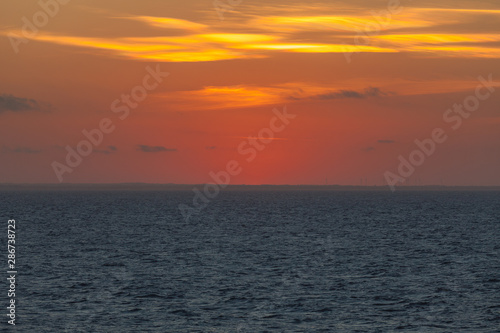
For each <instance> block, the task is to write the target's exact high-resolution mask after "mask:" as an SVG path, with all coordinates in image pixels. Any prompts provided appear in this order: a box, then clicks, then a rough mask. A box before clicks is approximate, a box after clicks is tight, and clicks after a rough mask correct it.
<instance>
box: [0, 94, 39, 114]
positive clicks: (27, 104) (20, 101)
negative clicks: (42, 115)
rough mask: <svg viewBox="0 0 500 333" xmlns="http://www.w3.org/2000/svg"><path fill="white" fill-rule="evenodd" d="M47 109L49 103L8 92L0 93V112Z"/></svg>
mask: <svg viewBox="0 0 500 333" xmlns="http://www.w3.org/2000/svg"><path fill="white" fill-rule="evenodd" d="M47 109H48V106H47V105H43V104H41V103H39V102H37V101H36V100H34V99H32V98H23V97H16V96H13V95H8V94H2V95H0V113H2V112H7V111H12V112H22V111H43V110H47Z"/></svg>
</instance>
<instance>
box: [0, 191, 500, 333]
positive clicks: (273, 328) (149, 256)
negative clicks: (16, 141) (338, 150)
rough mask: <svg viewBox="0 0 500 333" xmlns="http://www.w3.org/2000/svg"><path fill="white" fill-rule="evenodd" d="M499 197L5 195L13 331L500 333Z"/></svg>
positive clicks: (0, 197)
mask: <svg viewBox="0 0 500 333" xmlns="http://www.w3.org/2000/svg"><path fill="white" fill-rule="evenodd" d="M499 194H500V193H498V192H396V193H389V192H334V191H331V192H327V191H323V192H321V191H317V192H306V191H303V192H299V191H295V192H294V191H289V192H285V191H281V192H271V191H263V192H237V191H231V192H224V193H222V194H221V195H220V196H219V197H218V198H217V199H216V200H214V201H213V202H212V203H210V205H209V206H208V207H207V208H206V209H205V210H203V211H202V213H201V214H199V215H197V216H195V217H194V218H192V219H191V220H190V221H189V222H185V221H184V220H183V219H182V216H181V215H180V213H179V211H178V210H177V206H178V204H179V203H185V204H188V203H190V202H191V200H192V193H191V192H187V191H186V192H160V191H156V192H10V193H7V192H1V193H0V212H1V216H2V219H3V220H4V223H5V230H6V229H7V219H8V218H15V219H16V220H17V234H16V236H17V238H16V241H17V269H18V281H17V282H18V286H17V293H16V296H17V305H18V307H17V320H16V323H17V324H16V327H15V330H16V331H19V332H499V331H500V257H499V254H500V196H499ZM2 241H3V242H4V244H6V243H7V241H6V232H5V235H4V236H2ZM2 248H6V245H5V246H2ZM5 258H6V250H5ZM5 261H6V259H5ZM2 267H3V266H2ZM3 274H4V275H5V276H6V275H7V274H6V269H5V270H4V273H3ZM3 280H4V281H5V279H3ZM4 288H5V290H4V291H1V292H0V293H1V294H2V295H4V296H3V297H2V299H3V300H4V301H3V302H4V305H2V308H3V309H4V310H3V311H4V312H5V313H7V311H6V309H5V307H6V306H7V302H8V299H7V297H6V293H7V289H8V286H7V283H6V282H5V286H4ZM2 318H3V319H2V323H1V326H2V328H4V329H6V328H8V327H7V326H8V325H7V324H6V321H7V317H6V316H5V315H3V314H2Z"/></svg>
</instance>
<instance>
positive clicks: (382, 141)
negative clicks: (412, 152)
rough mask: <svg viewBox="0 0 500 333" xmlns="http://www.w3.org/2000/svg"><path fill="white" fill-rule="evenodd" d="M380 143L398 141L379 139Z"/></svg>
mask: <svg viewBox="0 0 500 333" xmlns="http://www.w3.org/2000/svg"><path fill="white" fill-rule="evenodd" d="M377 142H378V143H395V142H396V141H394V140H378V141H377Z"/></svg>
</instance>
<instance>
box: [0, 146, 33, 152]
mask: <svg viewBox="0 0 500 333" xmlns="http://www.w3.org/2000/svg"><path fill="white" fill-rule="evenodd" d="M2 151H3V152H5V153H14V154H38V153H41V152H42V150H41V149H33V148H30V147H16V148H10V147H6V146H4V147H3V149H2Z"/></svg>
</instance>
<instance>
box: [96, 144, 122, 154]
mask: <svg viewBox="0 0 500 333" xmlns="http://www.w3.org/2000/svg"><path fill="white" fill-rule="evenodd" d="M117 150H118V148H116V147H115V146H108V147H107V149H94V153H98V154H106V155H107V154H113V153H115V152H116V151H117Z"/></svg>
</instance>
